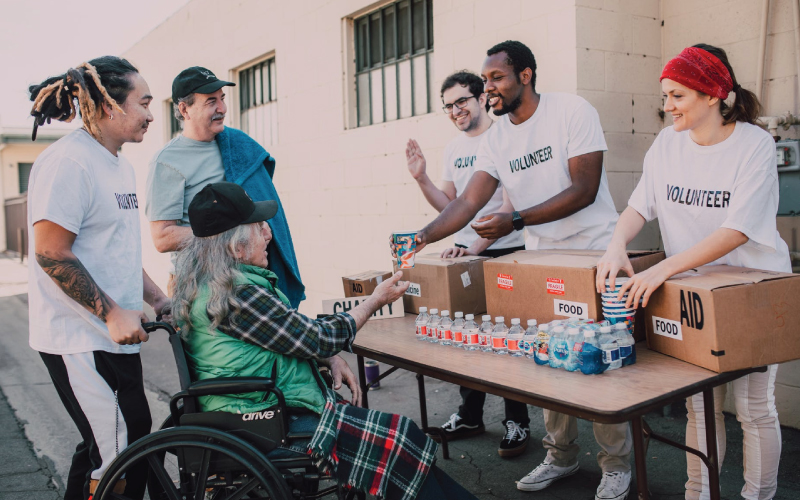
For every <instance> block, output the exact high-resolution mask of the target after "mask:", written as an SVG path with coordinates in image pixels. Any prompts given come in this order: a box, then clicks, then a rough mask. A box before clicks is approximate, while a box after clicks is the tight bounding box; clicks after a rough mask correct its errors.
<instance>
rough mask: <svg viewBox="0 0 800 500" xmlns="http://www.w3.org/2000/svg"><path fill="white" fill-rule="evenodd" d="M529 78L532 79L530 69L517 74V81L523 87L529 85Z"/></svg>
mask: <svg viewBox="0 0 800 500" xmlns="http://www.w3.org/2000/svg"><path fill="white" fill-rule="evenodd" d="M531 78H533V71H532V70H531V69H530V68H525V69H523V70H522V72H521V73H520V74H519V81H520V83H522V84H523V85H527V84H529V83H531Z"/></svg>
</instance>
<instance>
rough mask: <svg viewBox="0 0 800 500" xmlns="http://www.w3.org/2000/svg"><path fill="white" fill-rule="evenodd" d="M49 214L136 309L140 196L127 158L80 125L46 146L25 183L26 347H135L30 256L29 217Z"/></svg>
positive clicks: (92, 268) (61, 350)
mask: <svg viewBox="0 0 800 500" xmlns="http://www.w3.org/2000/svg"><path fill="white" fill-rule="evenodd" d="M41 220H48V221H51V222H54V223H56V224H58V225H59V226H61V227H63V228H64V229H66V230H68V231H70V232H72V233H75V234H76V235H77V237H76V238H75V243H74V244H73V246H72V252H73V253H74V254H75V256H76V257H77V258H78V259H79V260H80V261H81V263H82V264H83V266H84V267H85V268H86V270H87V271H88V272H89V274H90V275H91V276H92V278H93V279H94V281H95V282H96V283H97V285H98V286H99V287H100V288H101V289H102V290H103V291H104V292H105V293H106V294H107V295H108V296H109V297H111V298H112V299H113V300H114V301H115V302H116V303H117V304H119V306H120V307H122V308H124V309H134V310H139V311H141V310H142V302H143V300H142V243H141V235H140V229H139V227H140V226H139V202H138V200H137V198H136V178H135V177H134V171H133V167H132V166H131V164H130V163H129V162H128V161H127V160H126V159H125V158H123V157H121V156H120V157H116V156H114V155H112V154H111V153H110V152H109V151H108V150H107V149H106V148H104V147H103V146H102V145H100V143H98V142H97V141H96V140H95V139H94V138H93V137H92V136H91V135H89V133H88V132H86V131H85V130H83V129H80V130H76V131H74V132H72V133H70V134H69V135H67V136H65V137H63V138H62V139H60V140H58V141H57V142H56V143H55V144H53V145H52V146H50V147H48V148H47V149H46V150H45V151H44V152H43V153H42V154H41V155H39V158H37V160H36V162H35V163H34V164H33V169H32V170H31V176H30V182H29V185H28V234H29V235H30V248H29V250H28V258H29V259H30V260H29V263H30V264H29V266H28V277H29V283H28V304H29V308H30V346H31V347H32V348H33V349H35V350H37V351H40V352H46V353H50V354H76V353H81V352H88V351H107V352H111V353H136V352H139V346H138V345H119V344H117V343H115V342H114V341H112V340H111V337H110V336H109V333H108V328H107V327H106V325H105V324H104V323H103V322H102V321H100V319H99V318H97V317H96V316H95V315H93V314H91V313H90V312H89V311H87V310H86V309H84V308H83V307H82V306H81V305H80V304H78V303H77V302H76V301H75V300H73V299H72V298H70V297H68V296H67V295H66V294H65V293H64V292H63V291H62V290H61V288H59V287H58V286H57V285H56V284H55V283H54V282H53V280H52V279H51V278H50V277H49V276H48V275H47V274H45V272H44V271H43V270H42V268H41V267H40V266H39V264H38V263H37V261H36V255H35V248H36V238H35V234H36V233H35V232H34V229H33V224H34V223H36V222H39V221H41Z"/></svg>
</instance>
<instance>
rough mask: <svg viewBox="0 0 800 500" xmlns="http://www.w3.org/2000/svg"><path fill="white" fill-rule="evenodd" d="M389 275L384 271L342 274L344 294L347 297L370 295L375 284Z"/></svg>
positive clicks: (378, 283)
mask: <svg viewBox="0 0 800 500" xmlns="http://www.w3.org/2000/svg"><path fill="white" fill-rule="evenodd" d="M391 277H392V273H390V272H384V271H365V272H363V273H358V274H353V275H351V276H344V277H343V278H342V286H344V296H345V297H347V298H349V297H363V296H365V295H372V292H374V291H375V287H376V286H378V285H380V284H381V283H383V280H388V279H389V278H391Z"/></svg>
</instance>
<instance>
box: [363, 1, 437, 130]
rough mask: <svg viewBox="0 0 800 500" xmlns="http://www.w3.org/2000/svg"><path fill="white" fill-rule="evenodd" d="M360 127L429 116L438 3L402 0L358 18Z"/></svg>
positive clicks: (432, 96)
mask: <svg viewBox="0 0 800 500" xmlns="http://www.w3.org/2000/svg"><path fill="white" fill-rule="evenodd" d="M353 23H354V28H355V49H356V81H355V85H356V114H357V126H359V127H363V126H366V125H372V124H374V123H383V122H386V121H392V120H397V119H398V118H407V117H409V116H416V115H422V114H425V113H429V112H431V111H432V109H433V99H434V95H435V92H434V91H433V89H432V88H431V86H432V81H431V80H432V73H433V71H432V68H431V64H432V62H433V0H401V1H398V2H394V3H392V4H389V5H388V6H385V7H382V8H380V9H378V10H376V11H374V12H370V13H369V14H366V15H364V16H361V17H358V18H356V19H355V20H354V21H353Z"/></svg>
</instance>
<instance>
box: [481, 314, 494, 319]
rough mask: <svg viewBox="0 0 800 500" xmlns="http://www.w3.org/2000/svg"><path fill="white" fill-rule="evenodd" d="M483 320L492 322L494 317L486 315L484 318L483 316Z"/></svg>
mask: <svg viewBox="0 0 800 500" xmlns="http://www.w3.org/2000/svg"><path fill="white" fill-rule="evenodd" d="M481 319H482V320H483V321H491V320H492V317H491V316H489V315H488V314H484V315H483V316H481Z"/></svg>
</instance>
